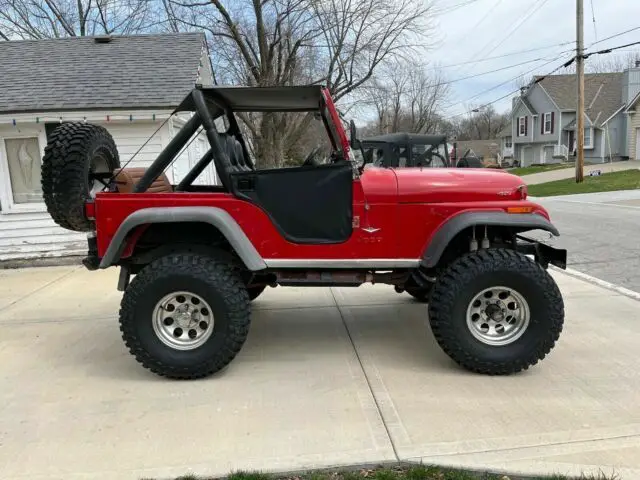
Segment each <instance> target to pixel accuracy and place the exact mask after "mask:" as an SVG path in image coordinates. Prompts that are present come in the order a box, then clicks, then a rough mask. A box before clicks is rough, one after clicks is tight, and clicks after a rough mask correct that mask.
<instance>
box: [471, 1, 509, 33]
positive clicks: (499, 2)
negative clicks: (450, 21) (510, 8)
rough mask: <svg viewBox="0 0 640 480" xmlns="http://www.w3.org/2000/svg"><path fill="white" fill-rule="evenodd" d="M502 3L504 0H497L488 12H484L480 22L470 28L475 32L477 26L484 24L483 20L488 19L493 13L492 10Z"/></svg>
mask: <svg viewBox="0 0 640 480" xmlns="http://www.w3.org/2000/svg"><path fill="white" fill-rule="evenodd" d="M501 3H502V0H497V1H496V3H494V4H493V6H492V7H491V8H490V9H489V10H487V13H485V14H484V16H483V17H482V18H481V19H480V20H478V22H477V23H476V24H475V25H474V26H473V27H471V28H470V29H469V31H471V32H473V31H474V30H475V29H476V28H478V27H479V26H480V25H482V22H484V21H485V20H486V19H487V17H488V16H489V15H491V13H492V12H493V11H494V10H495V9H496V7H497V6H498V5H500V4H501Z"/></svg>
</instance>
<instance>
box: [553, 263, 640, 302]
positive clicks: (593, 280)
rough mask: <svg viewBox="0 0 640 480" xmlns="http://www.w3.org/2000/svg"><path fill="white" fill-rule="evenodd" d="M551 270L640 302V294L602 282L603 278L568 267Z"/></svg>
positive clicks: (554, 267)
mask: <svg viewBox="0 0 640 480" xmlns="http://www.w3.org/2000/svg"><path fill="white" fill-rule="evenodd" d="M549 268H550V269H551V270H554V271H556V272H559V273H564V274H565V275H567V276H569V277H573V278H577V279H578V280H582V281H584V282H587V283H589V284H591V285H595V286H597V287H600V288H604V289H605V290H609V291H610V292H615V293H617V294H619V295H623V296H625V297H628V298H631V299H633V300H636V301H640V293H638V292H634V291H633V290H629V289H628V288H625V287H622V286H620V285H616V284H615V283H611V282H607V281H606V280H602V279H601V278H598V277H594V276H592V275H589V274H587V273H583V272H580V271H578V270H574V269H572V268H569V267H567V268H566V269H562V268H559V267H556V266H554V265H549Z"/></svg>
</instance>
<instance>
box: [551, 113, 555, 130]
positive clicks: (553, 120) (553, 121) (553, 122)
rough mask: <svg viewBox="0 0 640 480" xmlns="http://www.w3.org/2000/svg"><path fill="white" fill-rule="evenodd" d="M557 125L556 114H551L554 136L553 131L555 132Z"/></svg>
mask: <svg viewBox="0 0 640 480" xmlns="http://www.w3.org/2000/svg"><path fill="white" fill-rule="evenodd" d="M555 123H556V112H551V134H553V131H554V130H555V128H554V127H555Z"/></svg>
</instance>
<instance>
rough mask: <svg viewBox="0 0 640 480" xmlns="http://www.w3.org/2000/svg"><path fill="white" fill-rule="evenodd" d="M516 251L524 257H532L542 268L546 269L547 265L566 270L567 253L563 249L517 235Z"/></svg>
mask: <svg viewBox="0 0 640 480" xmlns="http://www.w3.org/2000/svg"><path fill="white" fill-rule="evenodd" d="M516 250H517V251H518V252H520V253H523V254H525V255H532V256H533V257H534V258H535V260H536V262H538V263H539V264H540V265H542V266H543V267H544V268H548V267H549V264H551V265H555V266H556V267H558V268H562V269H563V270H564V269H566V268H567V251H566V250H565V249H562V248H555V247H552V246H550V245H547V244H546V243H542V242H540V241H538V240H534V239H532V238H528V237H524V236H522V235H517V236H516Z"/></svg>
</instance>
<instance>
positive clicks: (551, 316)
mask: <svg viewBox="0 0 640 480" xmlns="http://www.w3.org/2000/svg"><path fill="white" fill-rule="evenodd" d="M429 322H430V324H431V329H432V331H433V335H434V337H435V339H436V341H437V342H438V344H439V345H440V347H441V348H442V349H443V350H444V351H445V353H447V355H449V356H450V357H451V358H452V359H453V360H454V361H455V362H457V363H458V364H459V365H461V366H463V367H464V368H466V369H468V370H471V371H473V372H477V373H483V374H489V375H505V374H511V373H515V372H519V371H521V370H526V369H527V368H529V367H530V366H532V365H535V364H536V363H537V362H538V361H540V360H542V359H543V358H544V357H545V356H546V355H547V354H548V353H549V352H550V351H551V349H552V348H553V347H554V345H555V342H556V341H557V340H558V338H559V336H560V333H561V331H562V326H563V323H564V304H563V300H562V295H561V294H560V290H559V289H558V286H557V285H556V283H555V281H554V280H553V278H552V277H551V276H550V275H549V274H548V273H547V271H546V270H545V269H544V268H542V267H541V266H540V265H539V264H538V263H536V262H534V261H533V260H530V259H529V258H527V257H526V256H524V255H522V254H519V253H516V252H514V251H512V250H506V249H490V250H482V251H479V252H476V253H470V254H467V255H465V256H463V257H461V258H459V259H458V260H456V261H454V262H453V263H452V264H451V265H450V266H449V267H448V268H447V269H446V270H445V271H444V272H443V273H442V275H441V276H440V277H439V278H438V280H437V281H436V284H435V286H434V288H433V292H432V294H431V301H430V304H429Z"/></svg>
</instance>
